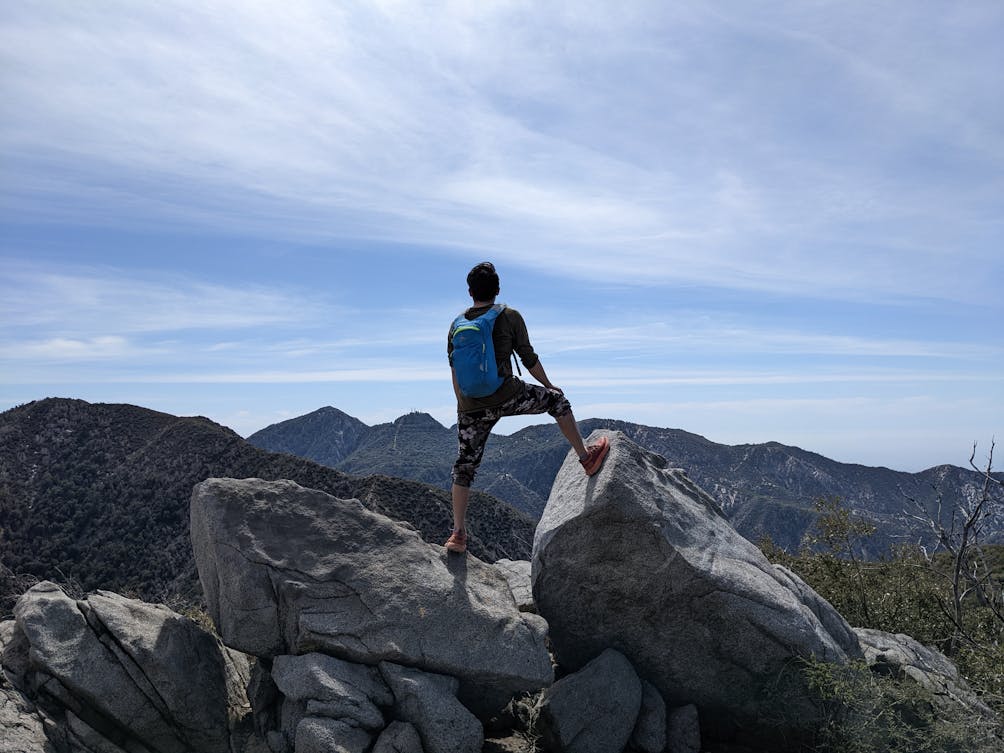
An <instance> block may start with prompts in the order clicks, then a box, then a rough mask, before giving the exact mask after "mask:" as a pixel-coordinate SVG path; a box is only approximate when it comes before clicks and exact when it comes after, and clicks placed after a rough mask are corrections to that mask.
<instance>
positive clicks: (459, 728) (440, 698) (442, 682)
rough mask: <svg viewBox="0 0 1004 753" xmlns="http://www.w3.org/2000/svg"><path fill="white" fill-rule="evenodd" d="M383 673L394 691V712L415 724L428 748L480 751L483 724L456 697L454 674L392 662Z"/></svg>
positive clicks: (459, 752)
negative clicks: (438, 673) (439, 672)
mask: <svg viewBox="0 0 1004 753" xmlns="http://www.w3.org/2000/svg"><path fill="white" fill-rule="evenodd" d="M380 672H381V674H383V677H384V679H385V680H386V681H387V684H388V685H389V686H390V689H391V691H392V692H393V693H394V714H395V716H397V717H398V718H399V719H403V720H404V721H406V722H410V723H411V724H413V725H414V726H415V729H416V730H417V731H418V735H419V737H420V738H421V741H422V745H423V747H424V748H425V749H426V750H429V751H435V752H436V753H478V752H479V751H480V750H481V746H482V744H483V743H484V734H483V730H482V728H481V723H480V722H479V721H478V720H477V719H476V718H475V717H474V716H473V715H472V714H471V712H469V711H468V710H467V709H466V708H464V706H463V705H462V704H461V703H460V701H458V700H457V689H458V686H459V683H458V682H457V680H456V679H455V678H453V677H446V676H443V675H435V674H430V673H428V672H421V671H419V670H417V669H411V668H409V667H401V666H399V665H397V664H391V663H390V662H383V663H381V664H380Z"/></svg>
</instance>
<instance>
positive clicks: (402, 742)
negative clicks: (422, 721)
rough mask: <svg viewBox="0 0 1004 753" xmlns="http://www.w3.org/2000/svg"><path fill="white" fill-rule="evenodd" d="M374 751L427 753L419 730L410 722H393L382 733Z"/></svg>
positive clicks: (384, 752) (380, 752)
mask: <svg viewBox="0 0 1004 753" xmlns="http://www.w3.org/2000/svg"><path fill="white" fill-rule="evenodd" d="M373 753H425V751H424V750H423V749H422V739H421V738H420V737H419V736H418V731H417V730H416V729H415V728H414V727H413V726H412V725H410V724H408V722H391V723H390V724H389V725H387V729H385V730H384V731H383V732H381V733H380V737H378V738H377V741H376V745H374V746H373Z"/></svg>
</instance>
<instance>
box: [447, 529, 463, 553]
mask: <svg viewBox="0 0 1004 753" xmlns="http://www.w3.org/2000/svg"><path fill="white" fill-rule="evenodd" d="M443 546H445V547H446V551H448V552H457V554H463V553H464V552H466V551H467V531H458V530H456V529H454V531H453V533H451V534H450V538H448V539H447V540H446V543H445V544H444V545H443Z"/></svg>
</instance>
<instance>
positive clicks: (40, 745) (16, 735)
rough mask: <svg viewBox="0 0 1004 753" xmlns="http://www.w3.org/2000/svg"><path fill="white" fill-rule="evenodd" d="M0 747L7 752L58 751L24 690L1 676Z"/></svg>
mask: <svg viewBox="0 0 1004 753" xmlns="http://www.w3.org/2000/svg"><path fill="white" fill-rule="evenodd" d="M0 743H2V744H0V750H2V751H3V753H56V748H55V747H54V746H53V745H52V743H51V742H49V739H48V737H46V734H45V728H44V725H43V722H42V717H41V716H39V714H38V712H37V710H36V709H35V706H34V704H32V703H31V702H30V701H29V700H28V699H27V698H26V697H25V696H24V695H23V694H22V693H21V692H20V691H18V690H16V689H15V688H12V687H10V686H9V685H7V684H6V683H5V682H4V680H3V677H2V676H0Z"/></svg>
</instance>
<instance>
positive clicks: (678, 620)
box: [532, 432, 861, 749]
mask: <svg viewBox="0 0 1004 753" xmlns="http://www.w3.org/2000/svg"><path fill="white" fill-rule="evenodd" d="M601 434H605V435H606V436H608V437H609V439H610V441H611V448H610V453H609V455H608V456H607V459H606V461H605V463H604V466H603V468H602V469H601V470H600V472H599V473H598V474H597V475H595V476H593V477H586V476H585V475H584V474H583V473H582V470H581V467H580V466H579V464H578V462H577V460H576V458H574V457H573V456H572V455H571V454H570V455H569V457H568V458H567V459H566V460H565V463H564V465H563V466H562V468H561V470H560V471H559V473H558V476H557V478H556V479H555V482H554V485H553V487H552V489H551V496H550V498H549V499H548V502H547V507H546V508H545V510H544V514H543V516H542V518H541V520H540V523H539V524H538V526H537V531H536V534H535V537H534V548H533V558H532V579H533V592H534V598H535V601H536V602H537V608H538V610H539V611H540V614H541V615H542V616H544V617H545V618H546V619H547V621H548V623H549V625H550V638H551V641H552V645H553V648H554V652H555V655H556V658H557V660H558V662H559V664H560V665H562V666H563V667H567V668H569V669H571V670H574V669H576V668H577V667H581V666H582V665H583V664H584V663H585V662H586V661H587V660H588V659H589V658H591V657H592V656H595V655H596V654H598V653H599V652H600V651H602V650H603V649H604V648H606V647H608V646H615V647H617V648H618V649H619V650H620V651H622V652H623V653H624V655H625V656H627V658H628V659H629V660H630V661H631V663H632V664H633V665H634V666H636V667H639V668H643V672H644V675H645V678H646V679H648V680H649V681H651V682H652V684H653V685H655V686H656V687H657V688H658V689H659V692H660V693H662V695H663V698H665V699H666V701H667V702H668V703H670V704H671V705H682V704H686V703H690V702H694V703H696V705H697V706H698V708H699V709H700V710H701V713H702V716H705V715H706V716H705V718H706V719H708V720H712V721H713V723H714V725H715V726H716V736H721V737H722V738H727V737H730V736H731V735H732V734H733V733H735V732H736V731H737V730H742V731H743V733H744V734H746V735H747V739H748V740H749V742H763V743H764V747H770V746H771V745H774V746H775V747H777V748H778V749H783V746H784V745H786V744H787V745H797V744H798V743H799V734H797V733H798V732H799V731H801V733H804V734H808V733H809V732H810V730H811V728H812V726H813V725H814V724H815V720H816V718H818V711H817V710H816V709H815V707H814V706H812V704H811V702H810V701H809V696H808V693H807V692H805V687H804V680H803V678H802V676H801V674H800V673H799V672H797V671H796V670H795V669H793V668H792V666H793V660H794V659H796V658H797V657H810V656H811V657H816V658H817V659H820V660H825V661H832V662H845V661H847V660H848V658H856V657H859V656H861V650H860V647H859V645H858V639H857V636H855V634H854V632H853V631H852V630H851V629H850V626H848V625H847V623H846V622H845V621H844V620H843V618H842V617H840V615H839V614H838V613H837V612H836V611H835V610H833V609H832V607H830V606H829V605H828V604H827V603H826V602H825V601H824V600H822V599H820V598H819V597H818V596H815V595H814V594H812V593H811V591H810V590H809V589H808V588H807V587H804V584H799V583H796V582H795V580H794V579H793V578H792V577H791V576H790V574H787V573H783V572H781V571H779V570H777V569H776V568H774V567H773V566H772V565H771V564H770V563H769V562H768V561H767V559H766V558H765V557H764V556H763V554H762V553H761V552H760V550H759V549H758V548H757V547H756V546H754V545H753V544H751V543H750V542H749V541H747V540H746V539H744V538H743V537H742V536H740V535H739V534H738V533H736V531H735V530H734V529H733V528H732V527H731V526H730V525H729V523H728V521H727V520H726V519H725V518H724V516H723V515H722V514H721V512H720V510H719V509H718V507H717V505H716V504H715V502H714V501H713V500H712V499H711V497H709V496H708V495H707V494H706V493H705V492H703V491H702V490H701V489H699V488H698V487H697V486H696V485H695V484H694V483H693V482H692V481H691V480H690V479H689V478H687V476H686V474H684V473H683V472H682V471H680V470H675V469H671V468H669V467H668V464H667V462H666V460H665V459H664V458H662V457H661V456H659V455H656V454H654V453H651V452H648V451H646V450H643V449H642V448H640V447H639V446H638V445H636V444H635V443H633V442H631V441H630V440H629V439H627V438H626V437H625V436H624V435H623V434H621V433H619V432H594V434H593V435H592V436H591V437H590V441H595V439H596V438H597V437H598V436H599V435H601ZM674 647H679V648H678V649H674ZM779 696H780V697H782V698H784V699H785V703H784V704H783V708H784V710H785V711H786V712H790V715H791V719H789V720H780V721H775V720H774V719H771V722H770V723H769V724H768V723H766V722H763V721H762V720H764V719H766V718H767V717H768V715H769V714H770V712H772V711H775V710H776V708H777V699H778V697H779ZM775 716H776V714H775ZM784 741H789V742H787V743H786V742H784Z"/></svg>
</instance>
